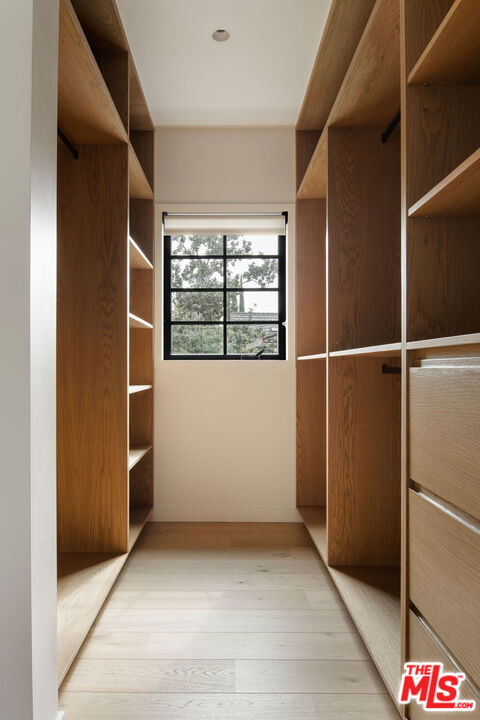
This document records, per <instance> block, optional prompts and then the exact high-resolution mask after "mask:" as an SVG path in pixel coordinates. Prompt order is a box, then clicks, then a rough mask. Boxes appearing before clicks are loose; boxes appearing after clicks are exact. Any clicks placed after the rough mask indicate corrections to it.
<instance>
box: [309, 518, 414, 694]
mask: <svg viewBox="0 0 480 720" xmlns="http://www.w3.org/2000/svg"><path fill="white" fill-rule="evenodd" d="M298 510H299V512H300V514H301V516H302V519H303V521H304V523H305V527H306V528H307V530H308V532H309V533H310V536H311V538H312V540H313V542H314V544H315V546H316V548H317V550H318V552H319V553H320V555H321V557H322V559H323V561H324V562H325V565H326V568H327V570H328V572H329V573H330V575H331V577H332V580H333V582H334V583H335V585H336V587H337V590H338V592H339V593H340V595H341V597H342V600H343V602H344V603H345V605H346V607H347V609H348V611H349V613H350V615H351V617H352V620H353V621H354V623H355V625H356V627H357V629H358V632H359V633H360V635H361V637H362V639H363V641H364V643H365V645H366V646H367V649H368V651H369V653H370V655H371V656H372V658H373V660H374V662H375V664H376V666H377V669H378V671H379V673H380V675H381V676H382V679H383V681H384V682H385V685H386V686H387V688H388V690H389V692H390V694H391V696H392V699H393V700H394V702H395V703H397V702H398V683H399V678H400V658H401V649H400V637H401V635H400V628H401V614H400V568H398V567H329V566H328V564H327V541H326V522H325V508H320V507H317V508H313V507H304V508H298Z"/></svg>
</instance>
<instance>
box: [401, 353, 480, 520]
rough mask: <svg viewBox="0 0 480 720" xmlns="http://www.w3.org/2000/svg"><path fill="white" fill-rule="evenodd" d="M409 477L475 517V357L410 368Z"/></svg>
mask: <svg viewBox="0 0 480 720" xmlns="http://www.w3.org/2000/svg"><path fill="white" fill-rule="evenodd" d="M410 477H411V478H412V479H413V480H415V481H416V482H417V483H419V484H420V485H422V486H424V487H426V488H428V489H429V490H431V491H432V492H433V493H435V494H436V495H440V496H441V497H443V498H445V499H446V500H448V501H449V502H451V503H452V504H453V505H455V506H457V507H458V508H460V509H461V510H464V511H465V512H468V513H470V514H471V515H474V516H475V517H476V518H478V519H480V482H479V477H480V359H479V366H478V367H468V368H467V367H448V368H447V367H435V368H412V369H411V370H410Z"/></svg>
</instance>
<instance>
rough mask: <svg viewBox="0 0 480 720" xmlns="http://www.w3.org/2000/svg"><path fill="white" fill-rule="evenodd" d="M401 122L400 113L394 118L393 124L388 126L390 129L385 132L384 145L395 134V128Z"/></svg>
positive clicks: (383, 136)
mask: <svg viewBox="0 0 480 720" xmlns="http://www.w3.org/2000/svg"><path fill="white" fill-rule="evenodd" d="M399 122H400V113H397V115H395V117H394V118H393V120H392V122H391V123H390V125H389V126H388V128H387V129H386V130H385V132H384V133H382V143H386V142H387V140H388V138H389V137H390V135H391V134H392V133H393V131H394V130H395V128H396V127H397V125H398V123H399Z"/></svg>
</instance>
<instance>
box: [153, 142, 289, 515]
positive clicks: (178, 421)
mask: <svg viewBox="0 0 480 720" xmlns="http://www.w3.org/2000/svg"><path fill="white" fill-rule="evenodd" d="M227 149H228V152H227ZM222 159H223V160H222ZM156 160H157V186H156V201H157V248H156V278H157V280H156V333H155V347H156V372H155V382H156V391H155V452H156V471H155V508H154V512H153V514H152V519H165V520H184V521H186V520H218V521H229V520H230V521H276V520H278V521H288V520H297V519H298V514H297V511H296V509H295V360H294V272H293V268H294V257H295V234H294V225H295V223H294V132H293V129H285V128H281V129H263V128H262V129H257V128H254V129H245V128H243V129H218V130H213V129H208V130H200V129H198V130H159V131H157V157H156ZM167 179H168V181H167ZM163 193H164V194H165V195H166V198H165V197H162V194H163ZM179 203H182V204H181V205H180V204H179ZM213 203H215V204H213ZM179 209H183V210H191V211H205V212H207V211H222V210H223V211H225V212H229V211H241V212H247V211H255V210H257V211H267V210H275V211H278V210H287V211H288V212H289V231H288V240H287V243H288V297H289V299H288V316H287V319H288V359H287V360H286V361H285V362H283V361H278V362H277V361H243V362H242V361H228V362H224V361H221V360H220V361H214V360H212V361H163V360H162V333H161V318H162V251H161V241H162V238H161V213H162V212H163V211H164V210H167V211H168V210H170V211H175V210H179Z"/></svg>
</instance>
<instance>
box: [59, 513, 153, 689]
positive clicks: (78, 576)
mask: <svg viewBox="0 0 480 720" xmlns="http://www.w3.org/2000/svg"><path fill="white" fill-rule="evenodd" d="M149 512H150V508H131V509H130V524H129V543H128V552H130V550H131V549H132V548H133V546H134V545H135V543H136V541H137V539H138V537H139V535H140V533H141V532H142V530H143V528H144V526H145V523H146V520H147V517H148V513H149ZM127 558H128V553H122V554H119V555H112V554H107V553H59V555H58V561H57V568H58V569H57V575H58V578H57V637H58V685H59V686H60V685H61V683H62V680H63V679H64V677H65V675H66V674H67V671H68V669H69V667H70V665H71V664H72V662H73V660H74V658H75V655H76V654H77V652H78V651H79V649H80V646H81V645H82V643H83V641H84V640H85V637H86V636H87V634H88V631H89V630H90V628H91V626H92V625H93V622H94V621H95V618H96V616H97V615H98V613H99V611H100V608H101V607H102V605H103V603H104V602H105V600H106V598H107V595H108V593H109V592H110V590H111V589H112V586H113V584H114V582H115V580H116V579H117V577H118V575H119V573H120V571H121V569H122V567H123V566H124V564H125V561H126V560H127Z"/></svg>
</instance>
